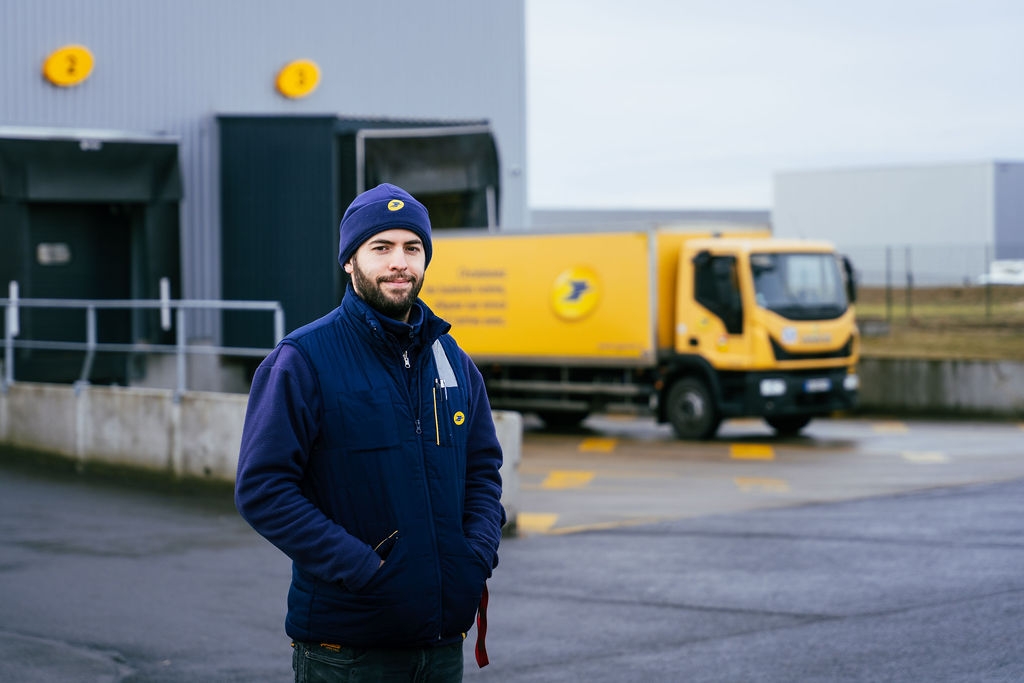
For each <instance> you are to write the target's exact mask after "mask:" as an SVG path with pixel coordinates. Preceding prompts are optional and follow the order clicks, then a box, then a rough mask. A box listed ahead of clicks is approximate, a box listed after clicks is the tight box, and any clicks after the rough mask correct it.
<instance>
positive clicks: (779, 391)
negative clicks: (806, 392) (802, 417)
mask: <svg viewBox="0 0 1024 683" xmlns="http://www.w3.org/2000/svg"><path fill="white" fill-rule="evenodd" d="M785 393H786V380H784V379H763V380H761V395H762V396H782V395H783V394H785Z"/></svg>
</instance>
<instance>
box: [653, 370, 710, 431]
mask: <svg viewBox="0 0 1024 683" xmlns="http://www.w3.org/2000/svg"><path fill="white" fill-rule="evenodd" d="M666 414H667V415H668V420H669V422H671V423H672V427H673V429H675V431H676V436H678V437H679V438H680V439H710V438H711V437H713V436H714V435H715V432H717V431H718V425H720V424H721V423H722V418H721V417H719V416H718V410H717V409H716V408H715V402H714V399H712V397H711V391H710V390H709V389H708V385H707V384H706V383H705V382H704V381H702V380H700V379H697V378H696V377H687V378H685V379H681V380H679V381H678V382H676V383H675V384H673V385H672V388H671V389H669V392H668V405H667V406H666Z"/></svg>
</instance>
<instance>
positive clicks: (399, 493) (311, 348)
mask: <svg viewBox="0 0 1024 683" xmlns="http://www.w3.org/2000/svg"><path fill="white" fill-rule="evenodd" d="M417 307H419V311H418V315H417V311H414V317H418V318H419V320H418V321H417V324H416V325H414V326H405V325H402V324H400V323H397V324H396V323H395V322H394V321H391V324H390V325H382V324H381V320H380V319H379V317H378V315H377V314H376V312H375V311H373V310H372V309H371V308H370V307H369V306H367V305H366V304H365V303H364V302H363V301H362V300H361V299H360V298H359V297H358V296H356V295H355V294H354V292H353V291H352V290H351V288H350V289H349V291H348V292H347V293H346V295H345V298H344V299H343V301H342V304H341V306H339V307H338V308H337V309H335V310H334V311H333V312H331V313H330V314H328V315H326V316H324V317H323V318H321V319H320V320H317V321H315V322H313V323H310V324H309V325H306V326H305V327H302V328H300V329H298V330H296V331H295V332H293V333H292V334H290V335H288V336H287V337H286V338H285V339H284V340H282V342H281V343H280V344H279V345H278V347H277V348H276V349H275V350H274V351H273V352H272V353H271V354H270V355H269V356H267V358H266V359H265V360H264V361H263V363H262V364H261V365H260V367H259V369H258V370H257V371H256V374H255V376H254V378H253V382H252V389H251V391H250V394H249V405H248V409H247V411H246V416H245V426H244V429H243V434H242V446H241V451H240V454H239V461H238V476H237V481H236V487H235V502H236V505H237V507H238V510H239V512H240V513H241V514H242V516H243V517H244V518H245V519H246V520H247V521H248V522H249V523H250V524H251V525H252V526H253V528H254V529H256V531H258V532H259V533H260V534H261V535H263V536H264V537H266V538H267V539H268V540H269V541H270V542H272V543H273V544H274V545H276V546H277V547H278V548H280V549H281V550H282V551H283V552H284V553H285V554H287V555H288V556H289V557H290V558H291V559H292V582H291V588H290V590H289V593H288V617H287V620H286V624H285V630H286V632H287V633H288V635H289V636H290V637H292V638H293V639H296V640H303V641H313V642H326V643H337V644H342V645H347V646H356V647H358V646H373V647H403V646H423V645H433V644H437V645H440V644H446V643H450V642H454V641H456V640H458V639H461V638H462V637H463V634H464V633H465V632H466V631H468V630H469V628H470V626H471V625H472V623H473V617H474V616H475V613H476V609H477V606H478V604H479V600H480V596H481V593H482V591H483V586H484V581H485V580H486V579H487V578H488V577H489V576H490V574H491V570H492V569H493V568H494V567H496V566H497V562H498V556H497V550H498V542H499V540H500V537H501V525H502V523H503V521H504V511H503V510H502V507H501V504H500V502H499V501H500V497H501V478H500V475H499V473H498V468H499V467H500V466H501V447H500V445H499V443H498V439H497V436H496V434H495V429H494V423H493V421H492V418H491V411H490V405H489V403H488V401H487V396H486V393H485V391H484V385H483V380H482V378H481V376H480V373H479V371H478V370H477V369H476V366H475V365H473V363H472V361H471V360H470V359H469V357H468V356H467V355H466V354H465V353H464V352H462V351H461V350H460V349H459V348H458V347H457V346H456V344H455V342H454V340H453V339H452V338H451V337H450V336H449V335H448V334H447V331H448V329H449V328H450V326H449V325H448V323H447V322H445V321H443V320H442V319H440V318H438V317H437V316H435V315H434V314H433V313H432V312H431V311H430V310H429V309H428V308H427V307H426V305H424V304H423V303H422V302H418V303H417ZM396 328H402V329H404V330H405V333H404V335H403V338H402V339H399V338H398V337H396V336H395V335H394V334H393V333H392V330H394V329H396ZM405 335H407V336H405ZM436 340H440V348H435V346H434V342H435V341H436ZM439 352H440V353H441V354H442V355H441V356H438V353H439ZM381 559H386V561H385V563H384V564H383V566H379V565H380V560H381ZM378 567H379V568H378Z"/></svg>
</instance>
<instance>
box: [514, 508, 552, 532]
mask: <svg viewBox="0 0 1024 683" xmlns="http://www.w3.org/2000/svg"><path fill="white" fill-rule="evenodd" d="M557 521H558V515H553V514H549V513H546V512H520V513H519V514H518V515H516V529H517V530H518V531H521V532H523V533H527V534H531V533H533V534H546V533H547V532H548V531H550V530H551V527H553V526H554V525H555V523H556V522H557Z"/></svg>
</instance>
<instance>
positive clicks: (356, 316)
mask: <svg viewBox="0 0 1024 683" xmlns="http://www.w3.org/2000/svg"><path fill="white" fill-rule="evenodd" d="M414 305H415V307H416V308H417V309H418V311H413V312H412V315H411V316H410V319H411V320H413V324H411V325H410V324H408V323H404V322H402V321H400V320H393V319H391V318H387V317H386V316H384V315H383V314H381V313H380V312H378V311H377V310H376V309H374V308H372V307H370V305H369V304H368V303H366V302H365V301H363V299H362V298H360V297H359V295H358V294H356V292H355V290H354V289H352V285H351V284H349V286H348V288H347V289H346V290H345V296H344V298H343V299H342V301H341V310H342V313H343V315H345V316H347V317H349V318H350V319H352V320H354V321H357V322H361V323H363V324H359V325H356V327H357V328H358V329H359V330H360V331H361V332H365V333H366V334H368V335H370V336H371V337H373V338H377V339H383V338H384V337H383V333H385V332H388V333H390V334H392V335H394V336H395V337H396V339H397V338H400V337H403V336H405V334H409V335H410V336H409V339H410V341H412V342H416V341H419V342H420V343H421V344H422V345H423V346H429V345H430V344H433V343H434V342H435V341H436V340H437V338H438V337H440V336H441V335H443V334H445V333H446V332H448V330H450V329H451V327H452V326H451V324H449V323H448V321H447V320H444V319H442V318H440V317H438V316H437V315H436V314H435V313H434V312H433V311H432V310H430V307H429V306H427V305H426V304H425V303H424V302H423V300H422V299H417V300H416V303H415V304H414Z"/></svg>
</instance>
